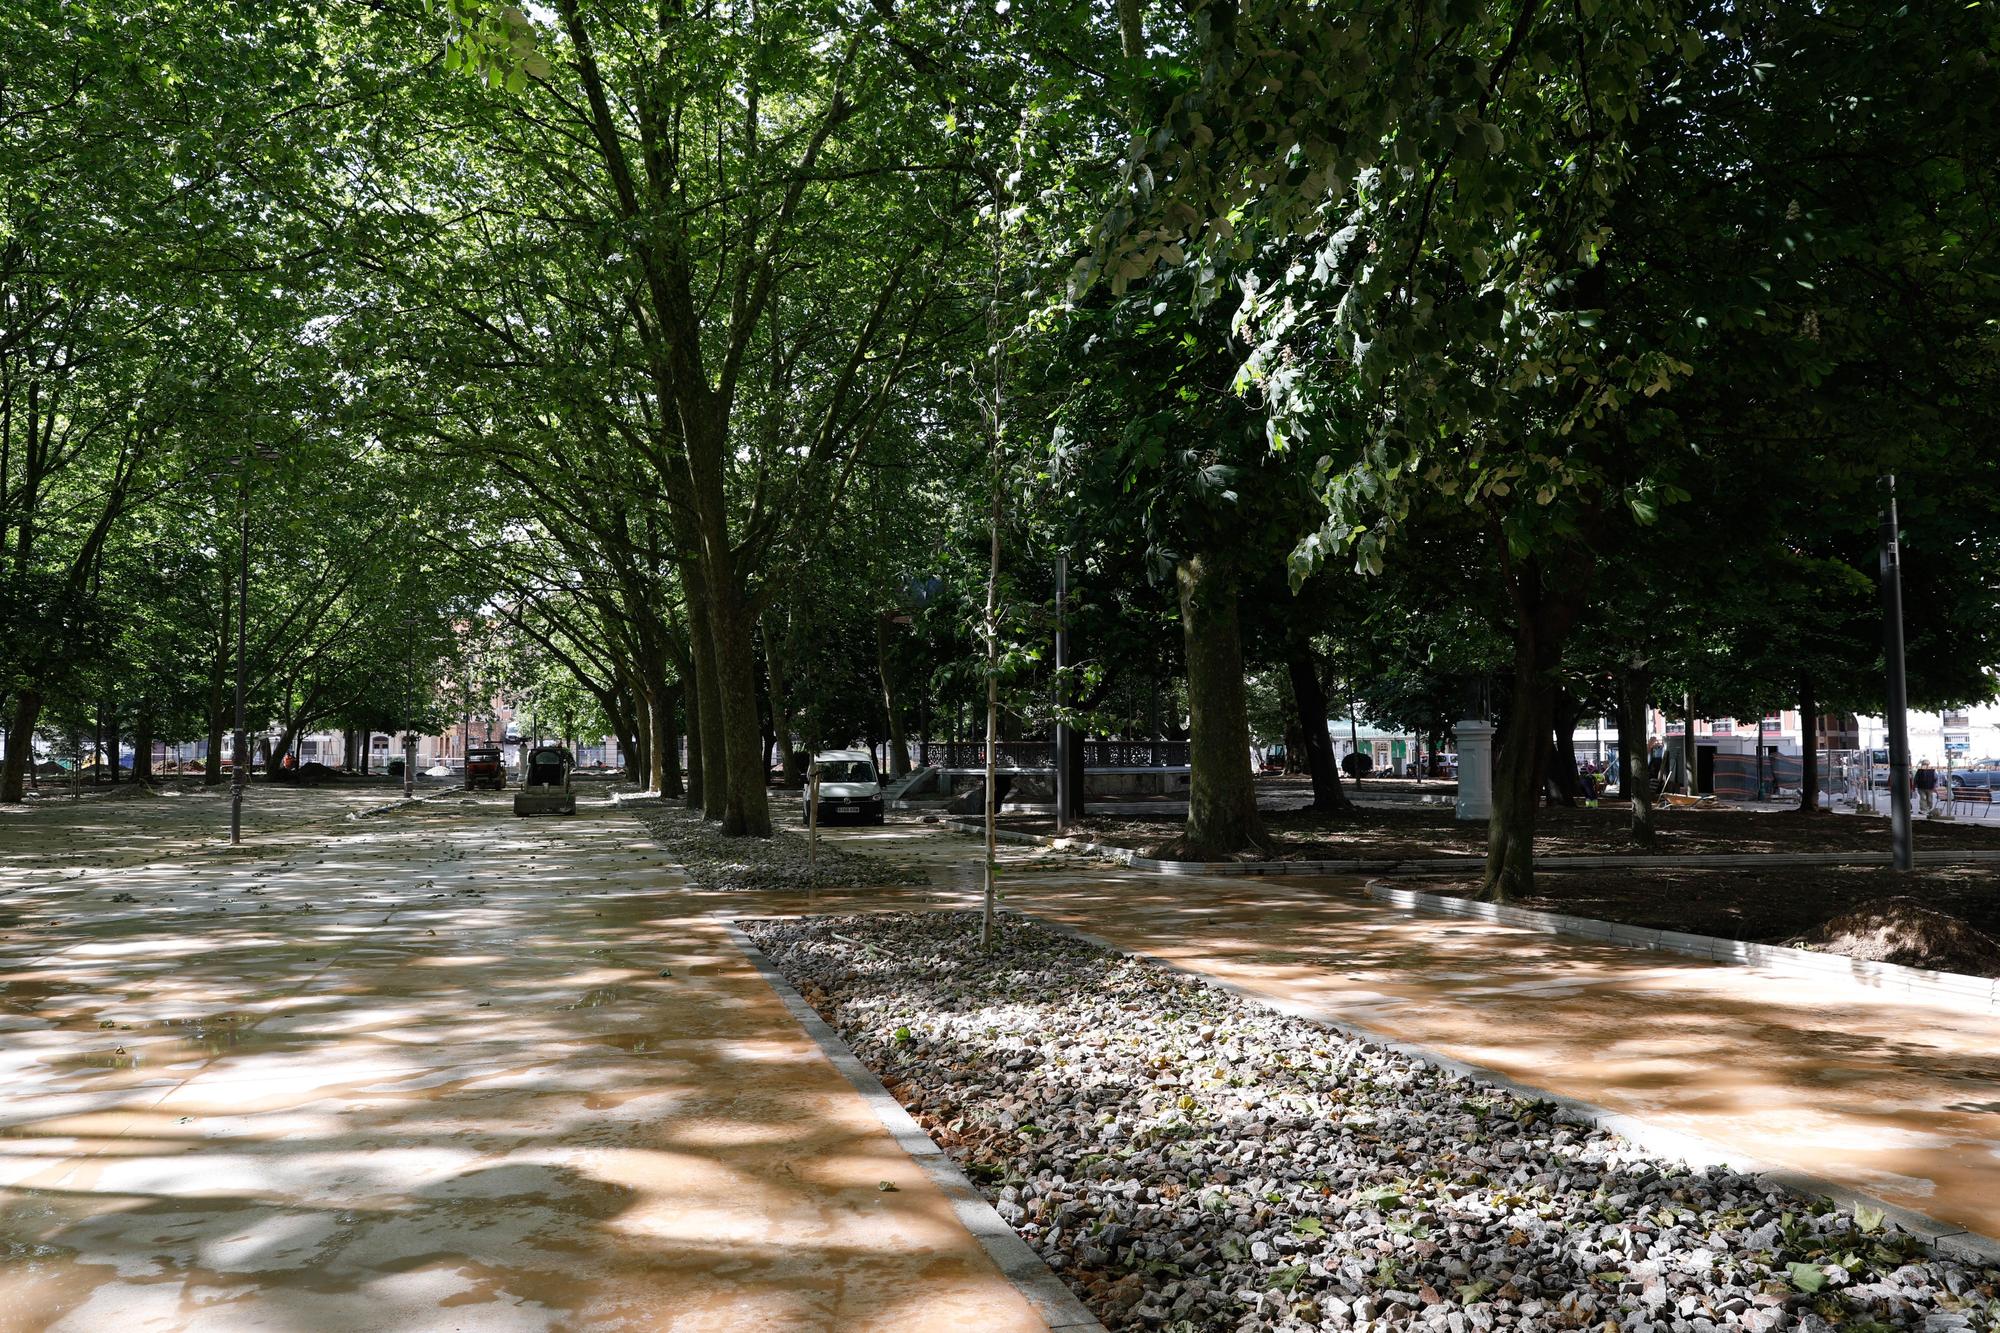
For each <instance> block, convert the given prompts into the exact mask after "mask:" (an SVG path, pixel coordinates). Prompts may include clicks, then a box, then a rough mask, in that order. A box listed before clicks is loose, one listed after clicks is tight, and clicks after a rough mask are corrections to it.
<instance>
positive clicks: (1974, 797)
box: [1951, 787, 1993, 810]
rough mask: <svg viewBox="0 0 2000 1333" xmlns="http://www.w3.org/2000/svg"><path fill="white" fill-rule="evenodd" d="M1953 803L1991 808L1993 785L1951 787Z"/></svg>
mask: <svg viewBox="0 0 2000 1333" xmlns="http://www.w3.org/2000/svg"><path fill="white" fill-rule="evenodd" d="M1951 804H1953V805H1983V806H1985V807H1987V809H1989V810H1990V809H1992V807H1993V789H1992V788H1991V787H1953V788H1952V789H1951Z"/></svg>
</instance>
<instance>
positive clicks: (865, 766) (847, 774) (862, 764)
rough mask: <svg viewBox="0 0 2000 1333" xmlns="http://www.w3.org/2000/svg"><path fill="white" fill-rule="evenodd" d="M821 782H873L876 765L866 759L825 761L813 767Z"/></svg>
mask: <svg viewBox="0 0 2000 1333" xmlns="http://www.w3.org/2000/svg"><path fill="white" fill-rule="evenodd" d="M813 768H814V770H815V771H816V772H818V774H819V780H820V781H821V782H873V781H874V780H875V765H873V764H871V763H869V762H868V761H867V760H866V759H823V760H821V761H820V762H819V763H817V764H815V765H813Z"/></svg>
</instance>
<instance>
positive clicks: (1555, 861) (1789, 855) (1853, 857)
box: [939, 818, 2000, 876]
mask: <svg viewBox="0 0 2000 1333" xmlns="http://www.w3.org/2000/svg"><path fill="white" fill-rule="evenodd" d="M939 823H940V824H942V825H944V826H945V827H948V828H952V829H957V830H958V831H960V832H963V833H974V834H978V835H980V836H982V837H983V836H985V833H986V825H985V824H984V823H983V822H982V821H980V820H976V819H962V818H951V819H942V820H940V821H939ZM994 837H995V838H996V839H997V840H998V841H1000V842H1009V843H1018V844H1022V845H1024V846H1029V847H1051V848H1059V849H1066V850H1069V851H1076V852H1084V853H1087V854H1089V855H1092V856H1101V857H1104V858H1105V859H1107V860H1111V861H1117V862H1120V863H1121V864H1124V865H1127V866H1130V867H1131V868H1132V869H1134V870H1142V871H1145V872H1147V873H1148V874H1154V875H1220V876H1230V875H1413V876H1414V875H1464V874H1470V873H1474V872H1483V870H1484V868H1485V865H1486V853H1485V852H1483V851H1482V852H1468V853H1466V854H1465V855H1464V856H1438V857H1417V858H1412V859H1410V860H1407V861H1386V860H1381V859H1379V858H1378V859H1375V860H1360V859H1355V860H1340V861H1162V860H1158V859H1156V858H1154V857H1150V856H1141V855H1139V854H1138V853H1137V852H1135V851H1133V850H1132V849H1131V848H1130V847H1117V846H1112V845H1110V844H1107V843H1097V842H1086V841H1084V840H1083V839H1081V838H1058V837H1055V836H1054V835H1052V834H1047V833H1021V832H1018V831H1016V830H1013V829H996V830H994ZM1916 859H1917V860H1918V862H1920V863H1921V864H1924V865H1984V864H2000V850H1986V849H1979V850H1972V851H1964V852H1918V853H1917V854H1916ZM1888 864H1889V854H1888V853H1887V852H1741V853H1722V852H1712V853H1704V854H1700V855H1693V856H1541V857H1536V858H1535V869H1537V870H1553V871H1562V870H1685V869H1696V870H1762V869H1768V868H1769V867H1772V866H1853V865H1864V866H1865V865H1888Z"/></svg>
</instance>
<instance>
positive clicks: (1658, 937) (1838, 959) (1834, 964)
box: [1368, 880, 2000, 1014]
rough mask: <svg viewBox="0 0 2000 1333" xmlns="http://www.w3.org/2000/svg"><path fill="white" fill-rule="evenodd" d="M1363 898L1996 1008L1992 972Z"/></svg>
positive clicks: (1432, 900) (1455, 905)
mask: <svg viewBox="0 0 2000 1333" xmlns="http://www.w3.org/2000/svg"><path fill="white" fill-rule="evenodd" d="M1368 892H1369V894H1370V895H1371V896H1373V897H1375V898H1377V899H1379V900H1380V901H1382V902H1385V903H1387V904H1388V905H1390V906H1391V907H1397V908H1401V909H1403V910H1404V911H1409V912H1436V913H1439V914H1441V915H1445V916H1462V917H1472V918H1474V919H1477V920H1480V921H1491V922H1494V923H1495V924H1498V925H1505V926H1518V927H1520V928H1521V929H1523V930H1534V931H1540V932H1541V933H1543V934H1545V935H1574V936H1577V937H1579V938H1582V939H1592V940H1598V941H1601V942H1604V943H1608V944H1623V945H1627V946H1630V947H1632V948H1639V949H1664V950H1666V951H1668V952H1670V953H1679V954H1686V955H1688V956H1689V957H1692V958H1706V959H1708V960H1710V961H1711V962H1717V963H1735V964H1738V965H1740V966H1744V967H1756V968H1762V969H1763V970H1765V971H1767V972H1777V973H1781V974H1783V975H1786V976H1796V977H1806V978H1809V979H1812V980H1815V981H1836V980H1837V981H1841V982H1845V983H1848V984H1851V985H1855V986H1860V987H1864V988H1866V989H1868V990H1870V991H1873V992H1875V993H1877V995H1878V996H1879V995H1887V996H1890V997H1892V998H1895V999H1899V1000H1911V1001H1914V1002H1916V1003H1919V1004H1938V1005H1945V1006H1947V1007H1949V1008H1951V1009H1953V1010H1956V1011H1958V1012H1964V1011H1965V1010H1967V1009H1972V1010H1975V1011H1984V1012H1987V1013H1994V1014H2000V978H1996V977H1974V976H1967V975H1965V974H1963V973H1959V972H1933V971H1929V970H1927V969H1925V968H1920V967H1904V966H1902V965H1901V964H1898V963H1871V962H1866V961H1864V960H1862V959H1859V958H1845V957H1842V956H1841V955H1839V954H1832V953H1816V952H1814V951H1813V950H1811V949H1794V948H1792V947H1790V946H1788V945H1783V944H1751V943H1748V942H1746V941H1744V940H1727V939H1723V938H1721V937H1719V936H1715V935H1689V934H1685V933H1683V932H1681V931H1678V930H1650V929H1647V928H1645V927H1643V926H1628V925H1625V924H1623V923H1621V922H1617V921H1599V920H1596V919H1594V918H1591V917H1581V916H1565V915H1561V914H1558V913H1555V912H1537V911H1532V910H1530V909H1528V908H1525V907H1507V906H1503V905H1501V904H1499V903H1482V902H1475V901H1473V900H1472V899H1470V898H1457V897H1451V896H1448V895H1445V894H1438V893H1423V892H1421V891H1419V890H1417V889H1405V888H1399V887H1397V886H1395V885H1392V884H1384V883H1382V882H1380V881H1379V880H1377V881H1371V882H1370V883H1369V885H1368Z"/></svg>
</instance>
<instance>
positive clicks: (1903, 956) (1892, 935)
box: [1422, 821, 2000, 977]
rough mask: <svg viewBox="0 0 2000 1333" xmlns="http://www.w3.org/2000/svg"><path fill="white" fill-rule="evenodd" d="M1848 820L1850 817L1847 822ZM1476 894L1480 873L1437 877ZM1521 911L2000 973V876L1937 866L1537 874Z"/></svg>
mask: <svg viewBox="0 0 2000 1333" xmlns="http://www.w3.org/2000/svg"><path fill="white" fill-rule="evenodd" d="M1842 822H1845V821H1842ZM1422 887H1423V888H1424V889H1426V890H1428V891H1430V892H1433V893H1452V894H1458V895H1461V896H1465V897H1470V896H1472V895H1473V894H1476V893H1478V892H1479V882H1478V880H1476V879H1466V880H1455V881H1452V882H1450V883H1446V884H1440V883H1436V882H1434V881H1432V882H1425V883H1423V884H1422ZM1514 905H1515V906H1517V907H1526V908H1530V909H1532V910H1535V911H1542V912H1564V913H1567V914H1569V915H1571V916H1583V917H1592V918H1594V919H1596V920H1599V921H1622V922H1624V923H1626V924H1627V925H1633V926H1641V927H1646V928H1652V929H1659V930H1680V931H1686V932H1688V933H1689V934H1693V935H1719V936H1722V937H1723V938H1726V939H1739V940H1750V941H1753V942H1755V943H1758V944H1794V945H1800V946H1802V947H1805V948H1814V949H1822V950H1825V951H1826V952H1829V953H1838V954H1842V955H1844V956H1846V957H1849V958H1865V959H1870V960H1872V961H1877V962H1890V963H1901V964H1903V965H1905V966H1908V967H1927V968H1933V969H1937V970H1941V971H1947V972H1966V973H1970V974H1971V975H1974V976H1987V977H1991V976H2000V944H1996V943H1995V937H2000V874H1996V873H1995V871H1994V870H1993V869H1992V868H1990V867H1987V866H1937V867H1932V868H1929V869H1923V870H1918V871H1916V872H1914V873H1912V874H1907V875H1899V874H1897V873H1896V872H1895V871H1893V870H1889V869H1887V868H1886V867H1872V866H1871V867H1861V866H1853V867H1845V866H1800V867H1791V868H1773V869H1771V870H1695V869H1689V870H1601V871H1600V870H1574V871H1567V870H1566V871H1559V872H1545V873H1543V874H1539V875H1537V876H1535V892H1534V894H1533V895H1532V896H1531V897H1527V898H1521V899H1517V900H1516V901H1515V903H1514Z"/></svg>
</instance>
